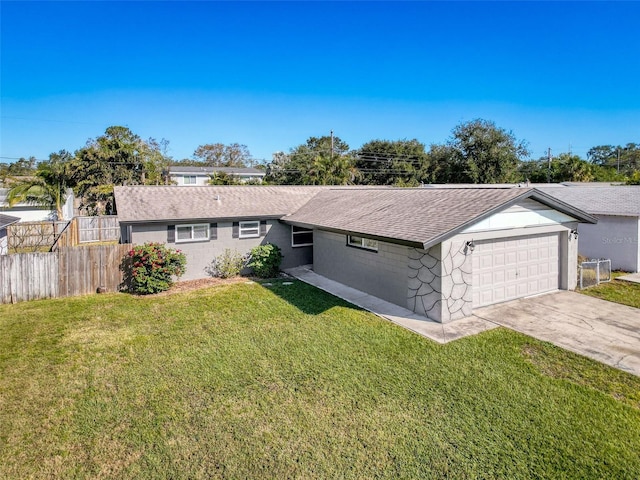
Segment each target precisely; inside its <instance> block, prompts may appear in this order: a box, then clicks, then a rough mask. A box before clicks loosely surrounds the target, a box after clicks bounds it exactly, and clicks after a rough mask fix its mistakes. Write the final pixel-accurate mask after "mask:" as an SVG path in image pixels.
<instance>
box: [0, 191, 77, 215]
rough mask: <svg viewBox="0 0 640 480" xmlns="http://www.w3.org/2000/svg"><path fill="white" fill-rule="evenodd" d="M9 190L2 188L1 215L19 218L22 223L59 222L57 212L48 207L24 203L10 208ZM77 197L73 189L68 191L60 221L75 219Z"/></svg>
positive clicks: (0, 193)
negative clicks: (8, 200)
mask: <svg viewBox="0 0 640 480" xmlns="http://www.w3.org/2000/svg"><path fill="white" fill-rule="evenodd" d="M8 193H9V188H0V213H3V214H7V215H12V216H15V217H18V218H19V219H20V221H21V222H50V221H52V220H58V218H56V217H57V214H56V211H55V210H51V209H50V208H47V207H40V206H38V205H33V204H31V203H27V202H23V203H17V204H15V205H13V206H11V207H10V206H9V203H8V202H7V194H8ZM74 201H75V197H74V195H73V191H72V190H71V189H69V190H68V192H67V195H66V199H65V203H64V205H63V206H62V214H63V218H61V219H59V220H71V219H72V218H73V217H74Z"/></svg>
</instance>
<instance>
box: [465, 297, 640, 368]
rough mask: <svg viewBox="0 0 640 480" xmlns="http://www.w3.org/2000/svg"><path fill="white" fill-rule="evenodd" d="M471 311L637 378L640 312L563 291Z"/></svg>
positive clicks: (639, 359) (639, 363)
mask: <svg viewBox="0 0 640 480" xmlns="http://www.w3.org/2000/svg"><path fill="white" fill-rule="evenodd" d="M473 313H474V315H475V316H477V317H480V318H482V319H485V320H488V321H491V322H495V323H498V324H500V325H502V326H505V327H508V328H511V329H513V330H516V331H518V332H521V333H524V334H526V335H529V336H532V337H534V338H537V339H539V340H545V341H547V342H551V343H553V344H555V345H557V346H559V347H562V348H566V349H567V350H571V351H573V352H576V353H579V354H581V355H585V356H587V357H591V358H593V359H595V360H598V361H600V362H602V363H606V364H607V365H611V366H613V367H616V368H619V369H621V370H624V371H627V372H630V373H633V374H634V375H638V376H640V309H637V308H632V307H627V306H625V305H620V304H617V303H612V302H607V301H605V300H599V299H597V298H593V297H588V296H586V295H581V294H579V293H575V292H566V291H563V292H555V293H550V294H548V295H541V296H538V297H531V298H524V299H520V300H515V301H512V302H506V303H502V304H498V305H491V306H488V307H482V308H478V309H476V310H474V312H473Z"/></svg>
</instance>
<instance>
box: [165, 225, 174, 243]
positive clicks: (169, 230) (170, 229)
mask: <svg viewBox="0 0 640 480" xmlns="http://www.w3.org/2000/svg"><path fill="white" fill-rule="evenodd" d="M167 243H176V226H175V225H167Z"/></svg>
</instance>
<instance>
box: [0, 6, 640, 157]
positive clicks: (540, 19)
mask: <svg viewBox="0 0 640 480" xmlns="http://www.w3.org/2000/svg"><path fill="white" fill-rule="evenodd" d="M0 17H1V42H2V43H1V57H0V62H1V64H0V66H1V72H0V73H1V78H0V87H1V91H0V95H1V105H0V107H1V113H0V116H1V118H0V121H1V123H0V157H2V158H0V162H3V161H4V162H9V161H12V159H13V158H16V157H21V156H23V157H28V156H31V155H33V156H35V157H37V158H39V159H41V158H47V157H48V155H49V153H51V152H55V151H58V150H60V149H67V150H70V151H74V150H76V149H78V148H80V147H82V146H83V145H84V144H85V142H86V141H87V139H89V138H95V137H97V136H99V135H101V134H102V133H103V132H104V130H105V129H106V128H107V127H108V126H110V125H125V126H128V127H129V128H130V129H131V130H132V131H133V132H135V133H137V134H138V135H140V136H141V137H143V138H148V137H154V138H157V139H160V138H166V139H167V140H169V141H170V144H169V147H170V150H169V154H170V155H172V156H173V157H174V158H176V159H181V158H188V157H190V156H191V155H192V153H193V151H194V150H195V149H196V147H197V146H198V145H201V144H205V143H215V142H221V143H233V142H237V143H242V144H245V145H247V146H248V147H249V150H250V151H251V153H252V154H253V155H254V156H255V157H256V158H266V159H270V158H271V153H272V152H274V151H278V150H283V151H288V150H289V149H290V148H292V147H295V146H296V145H299V144H301V143H304V142H305V141H306V139H307V138H308V137H310V136H321V135H328V134H329V131H330V130H334V132H335V134H336V135H337V136H339V137H340V138H341V139H343V140H344V141H346V142H347V143H349V145H350V146H351V147H352V148H357V147H359V146H361V145H362V144H363V143H365V142H367V141H369V140H372V139H389V140H397V139H403V138H408V139H411V138H417V139H418V140H420V141H421V142H424V143H425V144H427V145H429V144H431V143H443V142H445V141H446V140H447V138H448V137H449V136H450V134H451V130H452V129H453V128H454V127H455V126H456V125H457V124H459V123H461V122H465V121H469V120H473V119H475V118H484V119H487V120H492V121H494V122H496V124H497V125H498V126H499V127H502V128H505V129H507V130H511V131H513V133H514V134H515V136H516V137H517V138H518V139H524V140H526V141H528V142H529V147H530V150H531V151H532V157H534V158H537V157H540V156H542V155H544V154H545V152H546V149H547V148H548V147H551V148H552V150H553V152H554V153H561V152H566V151H568V150H569V148H571V150H572V151H573V152H574V153H577V154H580V155H582V156H584V155H585V154H586V151H587V150H588V149H589V148H590V147H592V146H595V145H603V144H614V145H616V144H626V143H628V142H636V143H640V36H639V35H638V24H639V21H640V3H638V2H568V3H562V2H406V3H405V2H389V3H387V2H353V3H348V2H266V1H263V2H256V3H253V2H205V1H201V2H176V3H174V2H151V1H146V2H126V3H125V2H9V1H4V0H3V1H2V2H0Z"/></svg>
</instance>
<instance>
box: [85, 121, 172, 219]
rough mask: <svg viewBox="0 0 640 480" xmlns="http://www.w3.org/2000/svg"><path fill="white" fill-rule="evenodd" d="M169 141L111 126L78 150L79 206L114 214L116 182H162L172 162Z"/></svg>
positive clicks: (131, 183)
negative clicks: (142, 135) (168, 150)
mask: <svg viewBox="0 0 640 480" xmlns="http://www.w3.org/2000/svg"><path fill="white" fill-rule="evenodd" d="M166 144H167V142H166V140H162V141H160V142H157V141H156V140H154V139H149V140H148V141H144V140H142V139H141V138H140V137H139V136H138V135H136V134H134V133H133V132H132V131H131V130H129V129H128V128H126V127H120V126H112V127H109V128H107V129H106V131H105V133H104V135H102V136H100V137H97V138H96V139H90V140H89V141H87V145H86V146H85V147H84V148H82V149H80V150H78V151H77V152H76V159H75V161H74V180H75V184H76V187H75V188H76V193H77V194H78V196H79V197H80V199H81V205H80V207H81V208H83V209H85V210H86V211H87V212H88V213H89V214H93V215H99V214H104V213H109V214H111V213H115V205H114V201H113V187H114V186H116V185H144V184H160V183H164V182H163V176H164V174H165V171H166V168H167V166H168V164H169V159H168V158H167V156H166V155H165V154H164V153H163V151H162V150H163V148H164V149H166Z"/></svg>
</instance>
